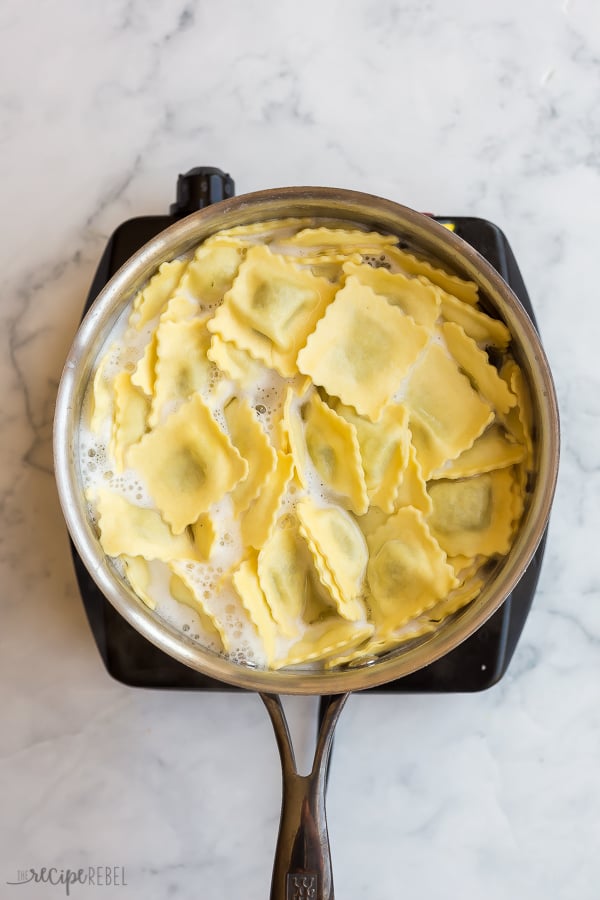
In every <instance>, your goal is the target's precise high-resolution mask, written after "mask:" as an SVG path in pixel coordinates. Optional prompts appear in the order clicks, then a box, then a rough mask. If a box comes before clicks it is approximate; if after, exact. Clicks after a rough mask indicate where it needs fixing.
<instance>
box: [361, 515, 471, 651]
mask: <svg viewBox="0 0 600 900" xmlns="http://www.w3.org/2000/svg"><path fill="white" fill-rule="evenodd" d="M367 542H368V545H369V554H370V555H369V564H368V567H367V579H368V585H369V604H370V606H371V612H372V615H373V619H374V621H375V622H376V624H377V625H378V627H379V629H380V630H381V631H382V632H383V633H384V634H387V633H389V632H393V631H395V630H396V629H398V628H400V627H401V626H403V625H404V624H406V622H408V621H410V619H413V618H415V617H416V616H418V615H420V614H421V613H422V612H424V611H425V610H427V609H429V608H431V607H432V606H434V605H435V603H436V602H437V601H438V600H441V599H442V598H443V597H445V596H446V595H447V594H448V593H449V592H450V591H451V590H452V588H454V587H456V586H457V585H458V581H457V579H456V577H455V575H454V570H453V569H452V567H451V566H449V565H448V563H447V561H446V554H445V553H444V551H443V550H442V549H440V546H439V545H438V543H437V542H436V540H435V538H434V537H433V535H432V534H431V532H430V531H429V528H428V527H427V523H426V521H425V518H424V516H423V514H422V513H421V512H420V511H419V510H416V509H414V507H411V506H407V507H404V508H403V509H400V510H398V512H397V513H395V515H393V516H391V517H390V518H389V519H388V521H387V522H386V523H385V525H382V526H381V528H379V529H378V530H377V531H375V532H374V533H373V534H371V535H369V537H368V538H367Z"/></svg>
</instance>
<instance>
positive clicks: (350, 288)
mask: <svg viewBox="0 0 600 900" xmlns="http://www.w3.org/2000/svg"><path fill="white" fill-rule="evenodd" d="M428 340H429V332H428V331H427V329H426V328H423V327H422V326H421V325H417V324H416V323H415V322H414V321H413V319H411V318H410V317H409V316H406V315H404V313H402V312H401V311H400V310H399V309H398V308H397V307H395V306H390V304H389V303H388V302H387V300H386V299H385V298H384V297H380V296H379V295H378V294H376V293H375V292H374V291H373V290H372V289H371V288H370V287H368V286H367V285H363V284H361V283H360V282H359V281H358V280H357V279H356V278H354V277H350V278H348V279H347V281H346V284H345V286H344V287H343V288H342V289H341V290H340V291H338V293H337V295H336V298H335V300H334V301H333V303H331V305H330V306H329V307H328V308H327V311H326V313H325V315H324V316H323V318H322V319H321V321H320V322H319V323H318V325H317V327H316V329H315V331H314V332H313V334H311V336H310V337H309V339H308V341H307V342H306V347H304V349H303V350H301V351H300V353H299V354H298V369H299V370H300V372H302V373H303V374H304V375H309V376H310V378H311V379H312V381H313V382H314V384H317V385H321V386H322V387H324V388H325V390H326V391H327V393H328V394H332V395H333V396H334V397H339V399H340V400H341V401H342V403H345V404H346V405H347V406H353V407H354V409H355V410H356V411H357V412H358V413H359V414H360V415H364V416H368V418H369V419H371V421H372V422H376V421H377V420H378V419H379V417H380V416H381V413H382V411H383V408H384V406H385V405H386V404H387V403H388V402H389V401H390V400H391V399H392V397H393V395H394V394H395V393H396V391H397V390H398V389H399V388H400V385H401V382H402V379H403V378H404V376H405V375H406V373H407V372H408V370H409V368H410V366H411V365H412V364H413V363H414V361H415V360H416V358H417V357H418V355H419V354H420V352H421V350H422V349H423V347H424V346H425V345H426V343H427V342H428Z"/></svg>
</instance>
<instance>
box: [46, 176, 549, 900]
mask: <svg viewBox="0 0 600 900" xmlns="http://www.w3.org/2000/svg"><path fill="white" fill-rule="evenodd" d="M288 216H314V217H315V218H327V219H333V220H341V221H344V222H348V221H350V222H355V223H360V224H362V225H365V226H367V227H368V228H369V229H371V230H377V231H383V232H391V233H394V234H397V235H399V237H400V238H401V239H402V240H403V241H405V242H406V243H407V244H408V245H410V247H411V248H413V249H414V250H415V251H417V252H418V253H421V254H425V255H426V256H428V257H431V258H433V259H434V260H435V261H437V263H438V264H439V265H441V266H442V267H443V268H445V269H447V270H449V271H451V272H455V273H456V274H458V275H460V276H462V277H465V278H468V279H471V280H473V281H475V282H476V283H477V284H478V285H479V288H480V295H481V297H482V304H483V306H484V308H486V310H487V311H488V312H490V313H491V314H492V315H495V316H497V317H499V318H500V319H502V320H503V321H504V322H505V323H506V324H507V326H508V328H509V329H510V331H511V334H512V336H513V344H512V349H513V353H514V356H515V358H516V360H517V362H518V363H519V365H520V366H521V367H522V369H523V371H524V373H525V376H526V378H527V381H528V384H529V388H530V391H531V399H532V406H533V421H534V440H535V466H534V472H533V477H532V479H531V492H530V496H529V498H528V501H527V507H526V510H525V514H524V516H523V520H522V522H521V525H520V528H519V531H518V534H517V536H516V538H515V541H514V544H513V546H512V548H511V550H510V553H509V554H508V556H507V557H506V558H505V559H504V560H502V561H501V562H500V563H499V564H498V565H497V566H496V568H495V569H494V570H493V571H492V572H491V574H490V576H489V578H488V580H487V583H486V585H485V587H484V588H483V590H482V592H481V594H480V595H479V597H478V598H477V599H476V600H475V601H473V603H471V604H470V605H469V606H468V607H467V608H465V609H464V610H462V611H461V612H460V613H459V614H456V615H455V616H453V617H452V618H450V619H449V620H447V621H445V622H443V623H442V624H441V626H440V627H439V629H438V630H437V631H436V632H434V633H432V634H431V635H427V636H425V637H423V638H420V639H418V640H416V641H414V642H412V643H411V644H408V645H406V646H404V647H401V648H399V649H397V650H395V651H393V652H391V653H389V654H386V655H385V656H382V657H381V658H379V659H376V660H369V661H365V662H364V663H363V664H358V665H355V666H354V667H348V668H346V669H343V670H339V671H328V672H325V671H309V672H293V671H264V670H261V669H257V668H250V667H246V666H242V665H240V664H237V663H235V662H233V661H231V660H228V659H225V658H223V657H221V656H218V655H215V654H214V653H211V652H210V651H208V650H205V649H203V648H202V647H201V646H199V645H198V644H197V643H195V642H194V641H193V640H192V639H191V638H189V637H188V636H187V635H186V634H184V633H183V632H180V631H178V630H176V629H175V628H174V627H173V626H171V625H169V624H168V623H167V622H165V621H164V620H163V619H161V618H160V617H159V616H158V615H157V614H155V613H153V612H152V611H151V610H150V609H148V608H147V607H146V606H144V605H143V604H142V603H140V602H139V600H138V599H137V598H136V597H135V595H134V594H133V593H132V591H131V589H130V588H129V586H128V584H127V583H126V582H125V581H124V580H123V579H122V578H121V577H120V575H119V574H118V572H117V571H116V569H115V568H114V566H113V565H112V563H111V561H110V559H108V558H107V557H106V556H105V555H104V553H103V551H102V547H101V546H100V543H99V541H98V535H97V533H96V531H95V529H94V527H93V525H92V524H91V522H90V519H89V516H88V511H87V506H86V502H85V498H84V495H83V490H82V482H81V475H80V471H79V460H78V453H77V430H78V423H79V416H80V410H81V405H82V400H83V396H84V392H85V389H86V386H87V384H88V381H89V377H90V373H91V371H92V367H93V365H94V362H95V360H96V358H97V355H98V353H99V351H100V348H101V347H102V345H103V343H104V341H105V339H106V337H107V336H108V334H109V332H110V330H111V328H112V326H113V324H114V322H115V320H116V319H117V318H118V316H119V314H120V313H121V312H122V310H123V308H124V305H125V304H127V302H128V301H129V300H130V299H131V297H132V296H133V295H134V294H135V293H136V292H137V291H138V290H139V288H140V287H142V286H143V284H144V283H145V282H146V281H147V279H148V278H149V277H150V276H151V275H152V274H153V272H154V271H155V270H156V269H157V267H158V266H159V265H160V263H161V262H164V261H165V260H170V259H173V258H175V257H177V256H179V255H181V254H183V253H185V252H186V251H188V250H190V249H191V248H192V247H194V246H195V245H197V244H198V243H200V242H201V241H202V240H203V239H205V238H207V237H208V236H209V235H211V234H213V233H214V232H216V231H219V230H220V229H222V228H228V227H231V226H233V225H240V224H247V223H251V222H259V221H264V220H266V219H279V218H285V217H288ZM558 452H559V429H558V411H557V404H556V397H555V392H554V387H553V383H552V377H551V374H550V370H549V367H548V363H547V360H546V356H545V354H544V351H543V349H542V346H541V344H540V341H539V338H538V335H537V333H536V331H535V329H534V327H533V325H532V324H531V321H530V320H529V318H528V316H527V314H526V313H525V311H524V310H523V308H522V306H521V305H520V303H519V301H518V299H517V298H516V297H515V295H514V294H513V293H512V291H511V290H510V288H509V287H508V286H507V284H506V283H505V282H504V281H503V280H502V278H501V277H500V276H499V275H498V274H497V272H496V271H495V270H494V269H493V268H492V267H491V266H490V265H489V264H488V263H487V262H486V261H485V260H484V259H483V258H482V257H481V256H480V255H479V254H478V253H477V252H476V251H475V250H473V249H472V248H471V247H470V246H469V245H467V244H465V243H464V242H463V241H461V240H460V239H459V238H457V237H456V236H455V235H453V234H451V233H450V232H449V231H448V230H447V229H445V228H443V227H442V226H440V225H439V224H437V223H436V222H435V221H433V220H432V219H431V218H429V217H427V216H424V215H422V214H420V213H417V212H414V211H413V210H410V209H407V208H406V207H403V206H400V205H398V204H396V203H392V202H390V201H388V200H384V199H381V198H379V197H374V196H371V195H367V194H362V193H357V192H354V191H343V190H337V189H332V188H311V187H307V188H284V189H278V190H269V191H261V192H258V193H254V194H247V195H245V196H240V197H236V198H235V199H232V200H226V201H223V202H221V203H217V204H215V205H213V206H209V207H207V208H206V209H204V210H202V211H200V212H198V213H196V214H194V215H191V216H189V217H188V218H185V219H182V220H181V221H179V222H177V223H176V224H175V225H173V226H171V227H170V228H168V229H166V230H165V231H164V232H162V233H161V234H159V235H158V236H157V237H156V238H154V239H153V240H151V241H150V242H149V243H148V244H146V245H145V246H144V247H143V248H142V249H141V250H139V251H138V252H137V253H136V254H135V255H134V256H133V257H132V258H131V259H130V260H129V261H128V262H127V263H126V264H125V265H124V266H123V267H122V268H121V269H120V270H119V272H117V274H116V275H115V276H114V277H113V279H112V280H111V281H110V282H109V283H108V284H107V285H106V287H105V288H104V290H103V291H102V292H101V294H100V295H99V296H98V298H97V300H96V302H95V303H94V305H93V306H92V308H91V309H90V311H89V313H88V314H87V316H86V317H85V319H84V321H83V323H82V324H81V327H80V329H79V331H78V333H77V335H76V338H75V341H74V343H73V346H72V347H71V350H70V353H69V356H68V359H67V362H66V364H65V368H64V372H63V376H62V380H61V383H60V388H59V392H58V399H57V405H56V416H55V430H54V453H55V471H56V480H57V483H58V489H59V495H60V500H61V503H62V507H63V512H64V516H65V519H66V522H67V526H68V528H69V531H70V534H71V537H72V539H73V541H74V543H75V545H76V547H77V550H78V552H79V555H80V556H81V559H82V560H83V562H84V564H85V565H86V567H87V568H88V570H89V572H90V574H91V576H92V577H93V579H94V580H95V582H96V583H97V585H98V587H99V588H100V590H101V591H102V592H103V593H104V595H105V596H106V597H107V598H108V600H109V601H110V602H111V603H112V605H113V606H114V607H115V608H116V609H117V610H118V611H119V612H120V613H121V615H123V616H124V617H125V619H127V621H128V622H129V623H130V624H131V625H132V626H133V627H134V628H136V629H137V630H138V631H139V632H140V633H141V634H143V635H144V636H145V637H146V638H148V640H150V641H151V642H152V643H154V644H155V645H156V646H157V647H159V648H160V649H162V650H163V651H165V652H166V653H168V654H170V655H171V656H173V657H174V658H175V659H178V660H179V661H180V662H183V663H185V664H186V665H188V666H191V667H192V668H194V669H197V670H198V671H201V672H203V673H205V674H206V675H209V676H210V677H212V678H216V679H220V680H222V681H224V682H228V683H230V684H234V685H236V686H238V687H242V688H247V689H249V690H252V691H258V692H260V693H261V695H262V696H263V700H264V702H265V704H266V706H267V709H268V711H269V714H270V716H271V719H272V722H273V725H274V727H275V732H276V736H277V741H278V746H279V750H280V755H281V760H282V768H283V774H284V800H283V809H282V823H281V828H280V835H279V842H278V849H277V855H276V861H275V867H274V873H273V888H272V898H274V900H284V898H287V900H289V898H291V897H298V898H300V897H307V898H308V897H311V898H314V900H328V898H331V897H333V885H332V878H331V866H330V861H329V849H328V842H327V828H326V822H325V805H324V792H325V772H326V767H327V760H328V755H329V751H330V747H331V739H332V734H333V728H334V727H335V722H336V721H337V717H338V715H339V713H340V711H341V708H342V706H343V703H344V700H345V697H346V696H347V693H348V692H350V691H359V690H362V689H364V688H369V687H374V686H376V685H380V684H383V683H384V682H387V681H392V680H395V679H398V678H401V677H402V676H404V675H408V674H409V673H411V672H414V671H416V670H417V669H420V668H422V667H424V666H427V665H429V664H430V663H432V662H434V661H435V660H437V659H439V658H440V657H442V656H443V655H445V654H446V653H448V652H450V651H451V650H453V649H454V648H455V647H456V646H457V645H458V644H460V643H461V642H462V641H464V640H465V639H466V638H467V637H469V635H471V634H473V632H475V631H476V630H477V629H478V628H479V627H480V626H481V625H482V624H483V623H484V622H485V621H486V619H488V618H489V616H491V615H492V614H493V613H494V612H495V611H496V610H497V609H498V607H499V606H500V605H501V604H502V603H503V601H504V600H505V599H506V597H507V596H508V595H509V594H510V592H511V591H512V589H513V588H514V586H515V585H516V583H517V582H518V581H519V579H520V578H521V576H522V575H523V573H524V571H525V570H526V568H527V566H528V564H529V562H530V560H531V558H532V556H533V554H534V552H535V550H536V548H537V546H538V543H539V541H540V539H541V537H542V535H543V533H544V529H545V527H546V524H547V521H548V516H549V513H550V507H551V503H552V498H553V494H554V487H555V482H556V477H557V469H558ZM279 694H322V695H330V696H331V698H332V699H331V701H330V703H329V705H328V707H327V711H326V714H325V717H324V721H323V727H322V729H321V732H320V736H319V739H318V746H317V752H316V755H315V765H314V768H313V772H312V773H311V775H309V776H305V777H302V776H299V775H298V774H297V772H296V770H295V764H294V759H293V751H292V749H291V744H290V741H289V735H288V733H287V726H286V723H285V716H284V714H283V710H282V707H281V703H280V701H279V698H278V695H279ZM333 695H337V696H333Z"/></svg>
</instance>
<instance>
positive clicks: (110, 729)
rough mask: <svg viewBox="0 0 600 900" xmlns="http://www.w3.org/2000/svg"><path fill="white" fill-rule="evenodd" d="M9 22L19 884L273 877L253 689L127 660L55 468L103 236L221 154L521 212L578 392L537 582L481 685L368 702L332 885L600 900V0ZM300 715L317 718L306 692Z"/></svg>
mask: <svg viewBox="0 0 600 900" xmlns="http://www.w3.org/2000/svg"><path fill="white" fill-rule="evenodd" d="M0 46H1V48H2V52H1V53H0V162H1V167H0V172H1V175H2V201H3V202H2V207H3V216H2V250H3V253H2V258H3V265H2V287H1V291H0V325H1V327H0V340H1V341H2V352H1V353H0V370H1V373H2V392H3V397H2V400H3V402H2V404H1V405H0V423H1V426H2V449H1V453H2V465H1V466H0V523H1V524H0V528H1V530H0V561H1V564H2V594H1V597H2V629H1V630H0V710H1V716H0V723H1V725H0V790H1V793H0V796H1V798H2V803H1V804H0V810H1V811H0V897H2V898H4V897H6V898H12V897H15V898H19V897H24V896H28V897H31V898H32V900H36V898H40V900H41V898H44V897H48V898H51V897H52V898H54V897H57V896H61V889H60V888H52V887H47V886H46V887H44V886H43V885H33V886H29V887H27V888H25V887H11V886H9V885H7V884H6V882H7V881H11V880H14V878H15V876H16V873H17V870H18V869H21V868H28V867H37V868H40V867H42V866H44V865H45V866H57V867H70V868H77V867H79V866H88V865H111V866H112V865H115V866H117V865H118V866H121V865H122V866H125V868H126V878H127V886H126V887H122V888H113V889H109V888H105V889H103V890H101V889H100V888H93V887H86V888H81V889H80V888H77V889H73V891H72V896H74V897H76V898H78V897H82V898H87V897H90V898H92V897H100V896H103V895H104V894H106V895H109V896H113V895H115V896H117V895H118V896H123V897H127V898H132V900H133V898H144V900H146V898H149V900H154V898H164V897H174V898H182V900H192V898H198V897H202V898H208V900H221V898H231V897H234V896H244V897H249V898H257V900H258V898H262V897H266V896H267V895H268V887H269V880H270V869H271V857H272V850H273V846H274V843H275V835H276V829H277V817H278V807H279V797H280V795H279V774H278V770H277V758H276V751H275V745H274V741H273V738H272V735H271V733H270V725H269V723H268V721H267V719H266V716H265V714H264V710H263V709H262V707H261V705H260V703H259V701H258V700H257V699H256V698H253V697H249V696H242V697H240V696H231V695H229V694H224V695H219V696H204V695H198V694H177V695H169V696H167V695H165V694H161V693H160V692H155V691H135V690H129V689H126V688H124V687H122V686H121V685H118V684H116V683H114V682H112V681H111V680H110V679H109V678H108V676H107V675H106V673H105V672H104V670H103V668H102V665H101V662H100V659H99V657H98V655H97V652H96V649H95V646H94V644H93V641H92V638H91V635H90V633H89V629H88V626H87V622H86V620H85V617H84V613H83V609H82V606H81V602H80V600H79V598H78V595H77V589H76V583H75V579H74V575H73V571H72V567H71V563H70V558H69V553H68V544H67V538H66V533H65V529H64V526H63V524H62V516H61V513H60V508H59V504H58V500H57V497H56V490H55V487H54V482H53V477H52V458H51V424H52V416H53V405H54V398H55V393H56V387H57V384H58V380H59V378H60V372H61V368H62V363H63V360H64V358H65V356H66V353H67V349H68V347H69V344H70V342H71V340H72V337H73V335H74V333H75V330H76V328H77V323H78V320H79V316H80V312H81V307H82V303H83V300H84V297H85V294H86V291H87V288H88V285H89V282H90V279H91V277H92V274H93V272H94V269H95V266H96V264H97V262H98V259H99V256H100V254H101V252H102V249H103V246H104V244H105V241H106V239H107V237H108V235H109V234H110V233H111V231H112V230H113V229H114V227H115V226H116V225H117V224H118V223H119V222H120V221H122V220H123V219H124V218H127V217H129V216H134V215H144V214H150V213H161V212H163V211H166V209H167V207H168V204H169V203H170V202H171V201H172V199H173V193H174V183H175V176H176V175H177V173H178V172H180V171H185V170H186V169H188V168H190V167H191V166H193V165H201V164H205V165H217V166H220V167H222V168H224V169H225V170H227V171H230V172H231V174H232V175H233V177H234V178H235V180H236V187H237V192H238V193H243V192H246V191H251V190H256V189H260V188H264V187H272V186H278V185H287V184H330V185H336V186H340V187H349V188H354V189H361V190H365V191H368V192H371V193H375V194H380V195H382V196H387V197H389V198H391V199H395V200H398V201H400V202H403V203H405V204H407V205H409V206H414V207H415V208H417V209H425V210H433V211H434V212H438V213H443V214H451V215H461V214H462V215H478V216H482V217H485V218H489V219H491V220H493V221H495V222H497V223H498V224H499V225H500V226H501V227H502V228H504V230H505V231H506V233H507V234H508V236H509V239H510V241H511V244H512V246H513V248H514V250H515V253H516V255H517V258H518V260H519V264H520V266H521V268H522V271H523V274H524V277H525V280H526V283H527V285H528V288H529V291H530V294H531V297H532V300H533V303H534V306H535V309H536V313H537V316H538V320H539V325H540V329H541V333H542V337H543V340H544V344H545V347H546V350H547V353H548V356H549V359H550V362H551V365H552V368H553V371H554V375H555V379H556V384H557V390H558V395H559V401H560V405H561V415H562V433H563V455H562V462H561V471H560V478H559V484H558V489H557V496H556V503H555V507H554V512H553V516H552V522H551V527H550V536H549V541H548V546H547V553H546V559H545V565H544V570H543V573H542V578H541V581H540V586H539V590H538V594H537V597H536V601H535V605H534V608H533V611H532V613H531V616H530V618H529V620H528V622H527V625H526V628H525V631H524V634H523V637H522V640H521V643H520V645H519V648H518V650H517V653H516V656H515V658H514V660H513V663H512V665H511V668H510V670H509V672H508V674H507V676H506V677H505V679H504V680H503V681H502V682H501V683H500V684H499V685H498V686H497V687H496V688H494V689H492V690H491V691H489V692H487V693H485V694H481V695H473V696H450V697H436V696H426V697H401V696H398V697H384V696H376V697H374V696H370V697H360V696H358V697H354V698H352V699H351V701H350V703H349V704H348V706H347V708H346V710H345V711H344V714H343V716H342V719H341V722H340V725H339V730H338V735H337V738H336V744H335V750H334V761H333V768H332V776H331V784H330V792H329V811H330V832H331V839H332V847H333V859H334V871H335V881H336V886H337V892H338V896H339V897H341V898H347V900H358V898H362V897H366V896H368V897H369V898H373V900H380V898H381V900H384V898H385V900H388V898H392V897H398V896H404V895H406V896H410V897H412V898H415V900H437V898H439V897H446V896H448V894H449V893H450V894H452V895H454V894H458V893H460V895H461V896H462V897H464V898H467V900H478V898H480V897H483V896H485V897H486V898H490V900H508V898H511V900H512V898H518V900H520V898H523V900H525V898H526V900H547V898H552V900H573V898H577V900H593V898H596V897H597V896H598V895H599V893H600V887H599V886H598V882H599V879H600V868H599V866H598V846H599V844H600V824H599V823H600V776H599V774H598V758H599V753H600V572H599V565H598V550H597V543H598V534H599V533H600V512H599V507H600V503H599V497H600V451H599V447H600V399H599V398H600V368H599V363H598V359H599V343H600V304H599V302H598V225H599V216H600V213H599V210H600V105H599V104H598V90H599V87H600V7H598V4H597V3H596V2H594V0H558V2H547V0H531V2H529V3H523V2H518V0H505V2H504V3H502V4H483V3H482V4H475V3H472V2H470V0H458V2H455V3H444V2H442V0H428V2H420V0H382V2H374V0H371V2H370V0H350V2H342V0H331V2H323V0H319V2H317V0H305V2H304V3H303V4H301V5H298V4H295V3H293V2H291V0H282V2H279V3H276V4H275V3H271V4H268V3H263V4H260V3H255V4H249V3H242V2H240V0H223V2H221V3H219V4H210V3H207V2H195V3H194V2H180V0H175V2H171V3H167V2H166V0H157V2H153V3H142V2H141V0H111V2H108V3H103V4H89V3H87V4H84V3H76V2H74V0H61V2H59V3H58V4H54V5H48V4H31V3H23V2H20V0H5V2H4V3H3V4H2V7H1V9H0ZM296 714H297V717H298V727H299V733H300V739H301V741H304V742H305V743H308V736H309V733H310V730H311V722H312V719H313V716H314V704H313V705H311V701H308V705H307V707H306V708H305V709H300V708H297V709H296ZM302 735H304V737H302ZM27 891H29V894H27V893H26V892H27Z"/></svg>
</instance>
